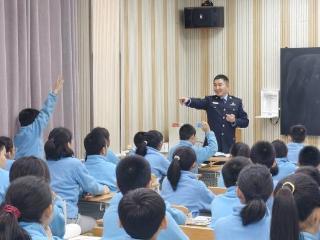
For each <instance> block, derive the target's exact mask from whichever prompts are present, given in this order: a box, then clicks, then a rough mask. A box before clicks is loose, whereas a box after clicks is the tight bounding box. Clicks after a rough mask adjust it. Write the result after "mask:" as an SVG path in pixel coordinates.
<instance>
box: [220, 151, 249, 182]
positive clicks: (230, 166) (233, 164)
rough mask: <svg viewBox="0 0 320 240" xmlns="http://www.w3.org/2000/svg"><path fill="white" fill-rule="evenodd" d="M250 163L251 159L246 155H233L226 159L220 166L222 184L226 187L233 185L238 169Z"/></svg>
mask: <svg viewBox="0 0 320 240" xmlns="http://www.w3.org/2000/svg"><path fill="white" fill-rule="evenodd" d="M249 164H252V162H251V160H250V159H249V158H246V157H241V156H239V157H233V158H232V159H231V160H229V161H227V162H226V163H225V164H224V165H223V167H222V171H221V173H222V177H223V181H224V185H225V186H226V187H227V188H228V187H231V186H235V185H236V183H237V179H238V176H239V173H240V171H241V170H242V169H243V168H244V167H245V166H247V165H249Z"/></svg>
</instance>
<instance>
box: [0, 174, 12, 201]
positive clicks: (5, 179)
mask: <svg viewBox="0 0 320 240" xmlns="http://www.w3.org/2000/svg"><path fill="white" fill-rule="evenodd" d="M9 184H10V182H9V172H8V171H7V170H5V169H2V168H0V204H1V203H2V202H3V201H4V199H5V196H6V192H7V188H8V187H9Z"/></svg>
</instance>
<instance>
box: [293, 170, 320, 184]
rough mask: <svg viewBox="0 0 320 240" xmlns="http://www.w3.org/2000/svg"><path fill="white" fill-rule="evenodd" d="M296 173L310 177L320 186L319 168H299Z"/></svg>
mask: <svg viewBox="0 0 320 240" xmlns="http://www.w3.org/2000/svg"><path fill="white" fill-rule="evenodd" d="M295 173H297V174H305V175H308V176H309V177H311V178H312V179H313V180H314V181H316V183H318V185H319V186H320V172H319V170H318V169H317V168H315V167H312V166H305V167H299V168H297V170H296V172H295Z"/></svg>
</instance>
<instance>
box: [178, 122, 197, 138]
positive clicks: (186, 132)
mask: <svg viewBox="0 0 320 240" xmlns="http://www.w3.org/2000/svg"><path fill="white" fill-rule="evenodd" d="M194 135H196V129H195V128H194V127H193V126H192V125H191V124H188V123H187V124H183V125H182V126H181V127H180V129H179V137H180V140H189V139H190V138H191V137H192V136H194Z"/></svg>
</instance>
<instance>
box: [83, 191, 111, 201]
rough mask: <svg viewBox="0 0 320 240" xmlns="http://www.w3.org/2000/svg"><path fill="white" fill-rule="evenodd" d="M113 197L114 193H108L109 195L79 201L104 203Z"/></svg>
mask: <svg viewBox="0 0 320 240" xmlns="http://www.w3.org/2000/svg"><path fill="white" fill-rule="evenodd" d="M114 195H115V193H113V192H110V193H107V194H103V195H99V196H89V197H85V198H82V199H81V200H82V201H88V202H106V201H109V200H110V199H111V198H112V197H113V196H114Z"/></svg>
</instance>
